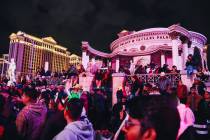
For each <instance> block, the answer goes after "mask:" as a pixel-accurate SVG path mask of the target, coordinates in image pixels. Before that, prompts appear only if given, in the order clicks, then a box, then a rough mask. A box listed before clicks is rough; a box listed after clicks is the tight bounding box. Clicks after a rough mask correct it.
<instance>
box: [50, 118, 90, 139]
mask: <svg viewBox="0 0 210 140" xmlns="http://www.w3.org/2000/svg"><path fill="white" fill-rule="evenodd" d="M93 139H94V130H93V127H92V124H91V123H90V122H89V121H88V119H86V118H85V119H84V120H80V121H75V122H72V123H69V124H67V125H66V127H65V128H64V130H63V131H61V132H60V133H59V134H58V135H57V136H55V137H54V138H53V140H93Z"/></svg>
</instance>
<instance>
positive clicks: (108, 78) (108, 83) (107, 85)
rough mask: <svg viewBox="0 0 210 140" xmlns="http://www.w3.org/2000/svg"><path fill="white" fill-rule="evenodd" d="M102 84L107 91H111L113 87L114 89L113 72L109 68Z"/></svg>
mask: <svg viewBox="0 0 210 140" xmlns="http://www.w3.org/2000/svg"><path fill="white" fill-rule="evenodd" d="M101 84H102V87H103V88H104V89H105V90H106V91H109V90H110V89H111V87H112V72H111V70H110V69H109V68H108V69H107V70H106V72H105V73H104V75H103V79H102V83H101Z"/></svg>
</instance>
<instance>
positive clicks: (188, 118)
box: [176, 98, 195, 137]
mask: <svg viewBox="0 0 210 140" xmlns="http://www.w3.org/2000/svg"><path fill="white" fill-rule="evenodd" d="M176 99H177V109H178V111H179V116H180V128H179V133H178V137H180V136H181V135H182V133H183V132H184V131H185V130H186V129H187V128H188V127H191V126H193V125H194V123H195V116H194V113H193V112H192V110H191V109H190V108H189V107H188V106H186V105H185V104H183V103H181V102H180V100H179V98H176Z"/></svg>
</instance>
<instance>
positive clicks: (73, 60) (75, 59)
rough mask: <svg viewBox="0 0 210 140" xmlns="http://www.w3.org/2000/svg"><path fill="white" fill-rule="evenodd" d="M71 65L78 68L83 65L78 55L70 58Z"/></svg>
mask: <svg viewBox="0 0 210 140" xmlns="http://www.w3.org/2000/svg"><path fill="white" fill-rule="evenodd" d="M69 64H70V65H74V66H77V65H79V64H82V58H81V57H80V56H78V55H76V54H72V55H71V56H70V62H69Z"/></svg>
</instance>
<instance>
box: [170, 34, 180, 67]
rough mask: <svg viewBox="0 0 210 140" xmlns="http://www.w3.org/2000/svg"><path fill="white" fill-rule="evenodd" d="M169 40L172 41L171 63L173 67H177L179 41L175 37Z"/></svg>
mask: <svg viewBox="0 0 210 140" xmlns="http://www.w3.org/2000/svg"><path fill="white" fill-rule="evenodd" d="M171 39H172V63H173V65H175V66H177V67H178V65H179V61H178V60H179V45H180V44H181V43H180V40H179V38H178V36H177V35H172V37H171Z"/></svg>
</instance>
